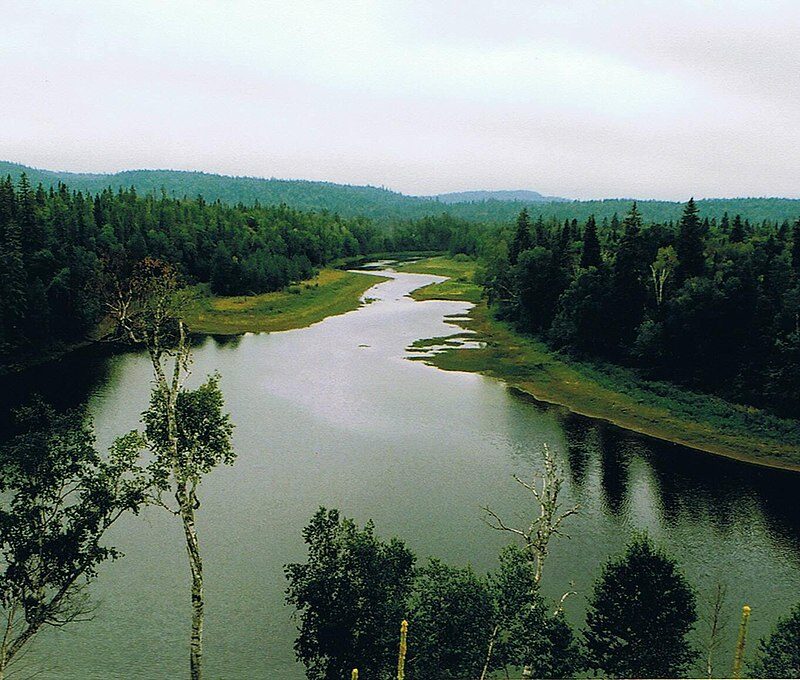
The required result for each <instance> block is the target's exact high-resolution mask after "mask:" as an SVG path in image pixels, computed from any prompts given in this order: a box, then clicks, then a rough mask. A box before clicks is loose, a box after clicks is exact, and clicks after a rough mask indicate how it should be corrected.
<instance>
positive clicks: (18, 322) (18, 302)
mask: <svg viewBox="0 0 800 680" xmlns="http://www.w3.org/2000/svg"><path fill="white" fill-rule="evenodd" d="M4 231H5V233H4V234H3V241H2V242H0V324H2V325H0V328H1V329H2V336H1V337H2V340H3V341H4V343H5V345H6V347H5V351H13V350H15V349H17V348H18V347H20V346H21V345H22V343H23V341H24V328H25V315H26V313H27V309H28V302H27V287H28V284H27V280H26V274H25V262H24V259H23V255H22V245H21V243H20V240H21V239H20V230H19V226H18V225H17V223H16V222H15V221H11V222H9V223H7V224H6V225H5V230H4Z"/></svg>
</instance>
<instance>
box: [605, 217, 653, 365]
mask: <svg viewBox="0 0 800 680" xmlns="http://www.w3.org/2000/svg"><path fill="white" fill-rule="evenodd" d="M622 227H623V233H622V238H621V239H620V242H619V247H618V248H617V256H616V258H615V260H614V270H613V277H612V294H613V297H614V302H615V305H614V310H613V311H614V317H615V318H614V319H613V323H614V324H615V328H614V332H615V335H616V336H617V338H618V341H617V344H618V347H619V351H620V353H621V354H622V355H624V354H626V352H627V348H630V347H631V346H632V344H633V339H634V337H635V335H636V329H637V328H638V326H639V324H640V323H641V321H642V316H643V314H644V306H645V302H646V300H647V289H646V287H645V284H644V278H645V275H646V268H647V264H646V263H645V262H644V260H645V257H644V253H643V252H642V243H641V231H642V216H641V213H639V209H638V207H637V205H636V203H635V202H634V203H633V205H632V206H631V210H630V212H629V213H628V214H627V215H626V216H625V219H624V220H623V222H622Z"/></svg>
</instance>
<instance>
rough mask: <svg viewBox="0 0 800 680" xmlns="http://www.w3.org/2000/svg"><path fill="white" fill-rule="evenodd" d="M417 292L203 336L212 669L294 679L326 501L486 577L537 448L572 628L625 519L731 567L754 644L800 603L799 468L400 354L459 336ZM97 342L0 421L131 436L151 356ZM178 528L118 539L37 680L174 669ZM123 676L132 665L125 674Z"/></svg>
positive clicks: (713, 567) (153, 525)
mask: <svg viewBox="0 0 800 680" xmlns="http://www.w3.org/2000/svg"><path fill="white" fill-rule="evenodd" d="M425 282H430V277H428V278H427V279H426V277H417V278H414V275H401V276H400V277H399V278H398V279H397V280H396V281H388V282H386V283H382V284H379V285H378V286H376V287H374V288H372V289H370V291H368V296H369V297H374V298H377V300H378V301H377V302H375V303H372V304H370V305H368V306H366V307H363V308H362V309H360V310H358V311H356V312H351V313H349V314H345V315H343V316H339V317H333V318H330V319H328V320H326V321H324V322H322V323H320V324H316V325H314V326H312V327H310V328H307V329H302V330H298V331H289V332H285V333H274V334H269V335H246V336H234V337H231V336H216V337H211V338H205V339H203V338H199V339H197V343H196V351H195V364H194V377H195V378H197V379H200V378H202V376H203V375H205V374H206V373H208V372H211V371H214V370H219V371H220V372H221V373H222V375H223V390H224V391H225V394H226V406H227V407H228V408H229V410H230V411H231V413H232V416H233V420H234V422H235V423H236V430H235V434H234V436H235V443H236V447H237V451H238V452H239V459H238V461H237V464H236V465H235V466H233V467H232V468H226V469H222V470H218V471H215V473H214V474H212V475H209V477H208V479H207V480H205V481H204V482H203V487H204V488H203V511H202V513H201V522H202V524H203V526H202V528H203V531H204V540H205V543H204V546H205V548H206V550H207V551H208V552H207V555H208V561H207V564H208V569H209V573H208V584H209V618H208V652H209V653H208V663H209V677H226V678H231V679H236V678H256V679H257V678H287V679H290V678H301V677H302V676H303V673H302V670H301V669H299V668H298V667H297V666H296V664H295V663H294V660H293V655H292V640H293V637H294V634H295V631H294V626H293V624H292V622H291V620H290V618H289V615H290V612H289V611H287V610H286V609H285V608H284V606H283V589H284V587H285V581H284V579H283V564H284V563H286V562H290V561H294V560H297V559H302V555H303V553H304V546H303V543H302V538H301V530H302V528H303V526H304V525H305V523H306V521H307V520H308V518H309V517H310V515H311V514H312V513H313V512H314V510H315V509H316V507H317V506H318V505H319V504H320V503H324V504H326V505H329V506H332V507H333V506H338V507H340V508H342V510H343V511H344V512H346V513H347V514H348V515H350V516H353V517H355V518H356V519H357V520H358V521H366V520H367V519H369V518H373V519H374V520H375V522H376V527H377V530H378V532H379V533H380V534H381V535H384V536H390V535H400V536H402V537H403V538H404V539H405V540H406V541H408V543H409V545H410V546H411V547H412V548H413V549H414V550H415V551H416V552H417V554H418V555H419V556H420V558H421V559H424V558H425V557H426V556H427V555H435V556H438V557H440V558H442V559H444V560H447V561H450V562H453V563H455V564H466V563H467V562H470V563H472V564H473V566H474V567H475V568H476V570H477V571H485V570H488V569H491V568H493V567H494V566H495V564H496V562H495V560H496V555H497V552H498V551H499V549H500V547H501V546H502V545H503V544H504V543H505V541H506V540H507V537H505V536H499V535H498V534H497V532H492V531H491V530H489V529H487V528H486V527H485V526H484V525H483V524H482V523H481V521H480V516H481V513H480V507H481V506H482V505H491V506H492V507H493V509H495V510H496V511H497V512H498V513H500V514H501V515H502V516H503V517H508V518H521V517H522V518H524V517H525V516H526V513H529V511H530V507H531V506H530V498H529V494H527V495H526V494H525V492H524V490H523V489H520V488H519V487H518V485H516V484H515V483H514V482H513V481H512V480H511V475H512V474H518V475H521V476H524V477H528V476H529V475H530V473H531V472H532V470H533V469H536V468H537V466H538V465H539V463H540V460H539V456H538V449H539V446H540V444H541V443H542V442H546V443H548V444H549V445H550V446H551V448H552V450H553V451H554V452H555V454H556V455H557V456H558V459H559V462H560V464H561V466H562V468H563V470H564V471H565V473H566V480H567V484H566V485H565V488H564V503H565V505H566V504H572V503H579V504H580V505H581V513H580V515H578V516H577V517H574V518H570V520H571V521H570V524H569V526H568V527H565V528H566V530H567V533H568V534H569V535H570V536H571V538H570V539H568V540H563V541H561V540H559V541H557V542H556V543H555V544H554V545H553V550H552V553H551V557H550V558H549V559H550V562H549V564H548V570H549V571H548V573H547V575H546V578H545V582H544V584H543V588H544V589H545V591H546V593H547V594H548V595H550V596H554V597H558V596H560V595H561V594H562V593H563V592H564V590H565V589H566V588H567V587H568V584H569V583H570V582H572V581H574V582H575V583H576V586H575V588H576V589H577V590H578V592H579V593H580V596H579V597H576V598H574V599H571V600H570V607H569V609H568V616H569V617H570V618H571V620H572V622H573V623H575V624H578V625H579V624H581V622H582V615H583V611H582V608H583V606H584V604H585V595H586V594H587V593H588V592H589V591H590V589H591V584H592V581H593V579H594V578H596V576H597V575H598V573H599V570H600V568H601V565H602V563H603V562H604V561H605V560H606V559H608V557H609V556H610V555H612V554H614V553H616V552H618V551H619V550H620V549H621V548H622V547H623V545H624V543H625V542H626V540H627V539H628V537H629V535H630V532H631V531H632V530H635V529H647V530H648V531H649V532H651V534H652V535H653V536H654V538H656V539H657V540H658V542H659V543H661V544H662V545H664V546H665V548H666V549H668V550H669V551H670V552H672V553H673V554H675V555H676V557H678V559H679V561H680V563H681V565H682V568H683V569H684V571H685V573H686V574H687V577H688V578H689V580H690V582H691V583H692V584H693V585H694V586H695V587H696V588H697V589H698V592H699V593H700V594H703V593H706V592H709V590H710V589H711V588H712V587H713V584H714V582H715V581H716V579H717V578H719V577H720V575H722V577H723V578H724V580H725V581H726V583H727V584H728V586H729V598H730V604H729V608H728V610H727V611H726V616H727V617H728V618H731V620H735V618H736V615H737V613H736V610H737V608H739V607H741V604H743V603H744V601H747V602H748V603H749V604H750V605H751V606H753V612H754V613H753V618H752V628H751V632H752V636H753V638H754V639H756V638H758V637H759V636H760V635H762V634H763V633H764V632H766V631H767V630H768V629H769V627H770V626H771V625H772V623H773V622H774V620H775V618H776V617H777V616H778V615H780V614H783V613H785V610H786V609H787V608H788V605H789V603H788V600H790V599H792V598H794V597H796V593H797V592H800V506H798V503H797V500H796V499H797V497H798V493H800V475H793V474H788V473H784V472H781V471H772V470H768V469H760V468H754V467H752V466H748V465H744V464H741V463H738V462H736V461H728V460H724V459H720V458H716V457H713V456H708V455H703V454H700V453H697V452H694V451H690V450H688V449H685V448H683V447H680V446H673V445H670V444H666V443H663V442H659V441H656V440H653V439H649V438H647V437H643V436H639V435H636V434H632V433H630V432H626V431H624V430H621V429H619V428H617V427H614V426H613V425H610V424H608V423H605V422H600V421H594V420H591V419H589V418H584V417H582V416H578V415H574V414H571V413H569V412H568V411H567V410H566V409H563V408H560V407H557V406H552V405H548V404H544V403H541V402H538V401H536V400H534V399H532V398H531V397H530V396H528V395H526V394H524V393H520V392H519V391H517V390H513V389H509V388H506V387H504V386H503V385H502V384H501V383H498V382H496V381H493V380H490V379H487V378H483V377H481V376H477V375H474V374H466V373H449V372H444V371H439V370H438V369H435V368H432V367H430V366H426V365H424V364H422V363H421V362H419V361H409V360H408V359H409V357H410V356H411V355H410V354H409V353H407V352H406V351H405V348H406V347H408V346H409V345H410V344H411V343H413V342H414V341H415V340H417V339H422V338H431V337H439V336H443V335H447V334H448V333H453V334H455V333H458V332H459V331H460V329H459V328H458V327H455V326H453V325H452V324H447V323H446V319H445V317H446V316H448V315H463V313H464V312H465V310H466V309H467V305H465V304H462V303H452V302H425V303H419V302H414V301H413V300H411V299H410V298H408V297H406V293H407V292H408V291H409V290H411V289H412V288H413V287H415V286H418V285H422V284H424V283H425ZM99 350H100V351H98V348H93V349H92V350H91V351H84V352H80V353H76V354H74V355H72V356H70V357H69V358H67V359H64V360H62V361H61V362H59V363H57V364H51V365H48V366H42V367H39V368H37V369H34V370H32V371H30V372H28V373H26V374H24V375H22V376H14V377H12V378H8V377H7V378H4V379H2V380H0V410H2V414H3V415H2V417H6V415H7V411H8V408H10V406H12V405H14V404H17V403H19V402H21V401H23V400H24V399H25V398H26V397H27V396H28V395H29V394H30V393H31V392H34V391H35V392H39V393H41V394H43V395H44V396H45V398H47V399H49V400H50V401H53V402H54V403H56V404H57V405H58V406H59V407H67V406H73V405H76V404H79V403H88V404H89V407H90V410H91V411H92V413H93V415H94V417H95V420H96V422H97V424H98V431H99V435H100V438H101V440H103V441H108V440H109V439H110V438H111V437H113V436H114V435H117V434H119V433H120V432H124V431H126V430H128V429H130V428H131V427H135V426H136V424H137V422H138V419H139V414H140V412H141V410H143V408H145V406H146V403H147V392H148V388H149V380H150V377H149V366H148V361H147V358H146V357H144V356H141V355H137V354H135V353H129V354H114V353H113V352H110V349H109V348H99ZM0 427H2V425H0ZM232 501H235V502H232ZM170 520H171V518H169V517H166V513H159V512H155V511H154V512H152V513H146V515H145V517H143V518H137V519H136V521H131V522H130V523H128V524H126V525H125V526H124V527H121V528H120V530H119V532H118V534H117V538H118V540H119V543H118V544H119V546H120V547H121V548H122V549H123V550H124V552H125V553H126V557H125V559H123V560H120V561H119V562H117V563H115V564H114V565H110V566H109V567H108V570H107V572H106V573H104V574H103V575H102V577H101V578H100V579H99V580H98V581H97V583H96V586H95V587H96V592H97V593H98V596H99V597H100V598H101V599H103V605H102V608H101V610H99V612H98V618H97V620H96V621H95V622H93V623H90V624H86V625H85V626H76V627H74V628H73V629H69V630H68V629H64V631H61V632H59V633H58V634H57V635H56V636H54V637H53V638H52V639H50V640H49V641H48V643H47V644H46V645H43V648H42V649H43V653H42V656H43V657H44V656H47V657H50V658H53V659H56V660H57V662H58V664H60V668H59V672H58V673H54V674H53V675H49V676H48V675H44V676H43V677H53V678H55V677H58V678H60V679H64V678H67V679H70V680H78V679H80V680H85V679H86V678H112V677H119V678H122V677H125V678H126V680H127V679H128V678H131V677H137V678H138V677H141V678H153V677H167V676H169V675H170V674H172V675H175V676H178V675H180V673H181V671H182V670H183V663H184V658H183V645H184V639H183V630H184V624H185V616H184V614H185V608H186V602H185V599H184V595H185V579H186V574H185V564H184V561H183V555H182V553H181V552H180V550H171V549H168V548H171V547H174V546H175V545H178V546H180V540H181V537H180V535H179V528H178V527H177V526H174V525H173V523H172V522H171V521H170ZM572 520H574V521H572ZM165 536H172V537H173V538H172V539H170V540H173V541H175V542H173V543H170V542H169V540H167V539H165ZM154 574H157V578H154V576H153V575H154ZM254 620H258V621H264V622H265V623H264V624H263V625H260V626H252V625H249V624H248V622H249V621H254ZM732 635H735V630H734V631H733V632H732ZM729 648H730V645H728V647H726V650H725V654H726V655H727V649H729ZM727 661H728V660H725V663H727ZM130 667H136V668H137V669H139V671H138V672H139V675H135V676H134V675H130V674H125V672H124V670H125V669H127V668H130Z"/></svg>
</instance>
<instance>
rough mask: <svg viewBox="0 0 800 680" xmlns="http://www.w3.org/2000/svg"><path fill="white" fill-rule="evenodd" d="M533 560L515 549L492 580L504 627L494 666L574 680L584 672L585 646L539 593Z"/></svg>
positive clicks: (498, 621) (509, 550)
mask: <svg viewBox="0 0 800 680" xmlns="http://www.w3.org/2000/svg"><path fill="white" fill-rule="evenodd" d="M533 573H534V569H533V566H532V565H531V564H530V558H529V556H528V555H527V553H526V552H525V551H524V550H523V549H522V548H520V547H518V546H515V545H510V546H508V547H506V548H505V549H504V550H503V551H502V552H501V553H500V567H499V569H498V570H497V572H495V573H494V574H492V576H491V587H492V591H493V594H494V598H495V602H496V612H497V613H496V619H495V621H496V625H497V626H498V632H497V642H496V643H495V649H494V655H493V663H492V667H493V668H496V669H503V668H507V667H509V666H510V667H512V668H522V667H528V668H530V669H531V672H532V674H533V677H535V678H570V677H574V676H575V675H576V674H577V673H578V672H579V671H581V670H583V659H582V656H581V651H580V647H579V645H578V642H577V640H576V639H575V636H574V634H573V632H572V629H571V628H570V626H569V624H568V623H567V622H566V621H565V620H564V616H563V613H562V612H560V611H559V612H556V613H551V612H550V611H548V608H547V604H546V603H545V601H544V599H543V598H542V596H541V595H540V594H539V590H538V586H537V584H536V583H535V581H534V578H533Z"/></svg>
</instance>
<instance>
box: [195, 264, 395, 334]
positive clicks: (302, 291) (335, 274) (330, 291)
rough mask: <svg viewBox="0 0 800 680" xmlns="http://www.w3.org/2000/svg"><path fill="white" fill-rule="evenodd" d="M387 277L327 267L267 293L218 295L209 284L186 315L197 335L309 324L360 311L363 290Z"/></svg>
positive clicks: (251, 331)
mask: <svg viewBox="0 0 800 680" xmlns="http://www.w3.org/2000/svg"><path fill="white" fill-rule="evenodd" d="M386 280H387V279H386V278H385V277H382V276H376V275H373V274H362V273H359V272H349V271H344V270H340V269H323V270H322V271H321V272H320V273H319V274H318V275H317V276H315V277H314V278H313V279H309V280H307V281H301V282H300V283H296V284H293V285H291V286H289V287H288V288H286V289H285V290H281V291H276V292H273V293H264V294H262V295H241V296H236V297H216V296H213V295H211V294H210V292H209V291H208V287H207V286H200V287H198V289H197V290H198V296H197V297H196V298H195V300H193V301H192V303H191V304H190V306H189V308H188V309H187V310H186V315H185V319H186V323H187V325H188V326H189V328H190V329H191V331H192V332H193V333H207V334H211V335H239V334H241V333H265V332H271V331H286V330H290V329H292V328H305V327H306V326H310V325H311V324H313V323H317V322H318V321H322V320H323V319H324V318H326V317H328V316H335V315H337V314H344V313H345V312H349V311H352V310H354V309H357V308H358V307H360V306H361V304H362V303H361V297H362V296H363V295H364V293H365V292H366V291H367V290H368V289H369V288H371V287H372V286H374V285H375V284H376V283H380V282H381V281H386Z"/></svg>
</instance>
